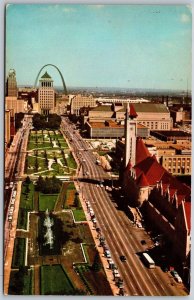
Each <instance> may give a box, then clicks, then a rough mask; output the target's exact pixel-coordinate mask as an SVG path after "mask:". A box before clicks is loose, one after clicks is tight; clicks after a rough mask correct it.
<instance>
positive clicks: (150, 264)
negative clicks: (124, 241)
mask: <svg viewBox="0 0 194 300" xmlns="http://www.w3.org/2000/svg"><path fill="white" fill-rule="evenodd" d="M142 258H143V261H144V263H145V264H146V265H147V266H148V268H150V269H154V268H155V262H154V261H153V259H152V258H151V257H150V256H149V254H148V253H146V252H144V253H142Z"/></svg>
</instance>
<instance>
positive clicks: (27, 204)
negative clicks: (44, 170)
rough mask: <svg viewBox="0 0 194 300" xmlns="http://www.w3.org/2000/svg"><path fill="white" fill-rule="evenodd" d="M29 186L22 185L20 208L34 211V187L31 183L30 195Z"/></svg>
mask: <svg viewBox="0 0 194 300" xmlns="http://www.w3.org/2000/svg"><path fill="white" fill-rule="evenodd" d="M26 189H27V185H26V184H24V183H23V184H22V191H21V197H20V208H24V209H26V210H33V209H34V185H33V183H32V182H31V183H30V184H29V190H30V191H29V193H27V191H26Z"/></svg>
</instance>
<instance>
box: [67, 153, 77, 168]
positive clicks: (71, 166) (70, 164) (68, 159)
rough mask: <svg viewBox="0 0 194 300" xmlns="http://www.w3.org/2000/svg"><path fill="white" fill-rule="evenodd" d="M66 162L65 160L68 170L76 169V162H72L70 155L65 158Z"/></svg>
mask: <svg viewBox="0 0 194 300" xmlns="http://www.w3.org/2000/svg"><path fill="white" fill-rule="evenodd" d="M66 160H67V165H68V167H69V168H72V169H76V168H77V164H76V162H75V160H74V158H73V156H72V154H71V153H70V154H69V155H68V158H66Z"/></svg>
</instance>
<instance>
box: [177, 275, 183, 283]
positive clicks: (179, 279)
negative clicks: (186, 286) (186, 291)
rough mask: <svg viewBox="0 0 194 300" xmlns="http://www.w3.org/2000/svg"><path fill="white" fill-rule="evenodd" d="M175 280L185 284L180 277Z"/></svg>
mask: <svg viewBox="0 0 194 300" xmlns="http://www.w3.org/2000/svg"><path fill="white" fill-rule="evenodd" d="M175 280H176V281H177V282H178V283H182V282H183V281H182V279H181V277H180V276H176V277H175Z"/></svg>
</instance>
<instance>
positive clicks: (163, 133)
mask: <svg viewBox="0 0 194 300" xmlns="http://www.w3.org/2000/svg"><path fill="white" fill-rule="evenodd" d="M154 132H155V133H157V134H159V135H161V136H166V137H191V134H190V133H187V132H185V131H181V130H161V131H156V130H154Z"/></svg>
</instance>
